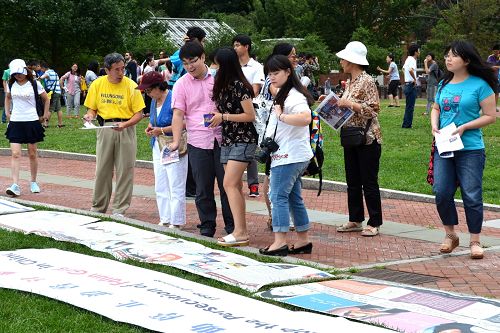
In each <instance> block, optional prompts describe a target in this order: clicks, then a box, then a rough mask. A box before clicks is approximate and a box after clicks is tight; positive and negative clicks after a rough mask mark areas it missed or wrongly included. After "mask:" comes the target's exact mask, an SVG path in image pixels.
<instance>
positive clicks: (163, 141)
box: [153, 110, 187, 156]
mask: <svg viewBox="0 0 500 333" xmlns="http://www.w3.org/2000/svg"><path fill="white" fill-rule="evenodd" d="M153 115H154V124H153V126H155V127H157V126H156V116H157V115H156V110H153ZM156 140H158V147H159V148H160V151H162V150H163V148H164V147H165V146H166V145H168V144H169V143H172V142H173V140H174V137H173V136H171V135H163V134H160V135H158V136H157V137H156ZM177 150H178V151H179V156H184V155H186V153H187V131H186V130H182V134H181V140H180V141H179V147H178V148H177Z"/></svg>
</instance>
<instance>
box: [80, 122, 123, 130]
mask: <svg viewBox="0 0 500 333" xmlns="http://www.w3.org/2000/svg"><path fill="white" fill-rule="evenodd" d="M114 127H117V125H104V126H96V125H94V124H92V123H91V122H88V121H86V122H84V123H83V127H81V128H80V129H98V128H114Z"/></svg>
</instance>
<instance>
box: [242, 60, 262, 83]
mask: <svg viewBox="0 0 500 333" xmlns="http://www.w3.org/2000/svg"><path fill="white" fill-rule="evenodd" d="M241 70H242V71H243V74H244V75H245V77H246V79H247V80H248V82H250V84H251V85H254V84H260V85H263V84H264V80H265V78H264V66H262V65H261V64H260V63H259V62H257V61H255V60H254V59H253V58H250V61H249V62H248V63H247V64H246V65H245V66H241Z"/></svg>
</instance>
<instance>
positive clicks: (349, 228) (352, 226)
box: [337, 222, 363, 232]
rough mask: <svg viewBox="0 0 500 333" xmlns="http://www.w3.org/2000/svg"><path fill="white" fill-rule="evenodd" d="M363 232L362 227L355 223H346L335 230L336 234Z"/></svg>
mask: <svg viewBox="0 0 500 333" xmlns="http://www.w3.org/2000/svg"><path fill="white" fill-rule="evenodd" d="M354 231H363V225H362V224H361V223H357V222H347V223H345V224H342V225H341V226H340V227H338V228H337V232H354Z"/></svg>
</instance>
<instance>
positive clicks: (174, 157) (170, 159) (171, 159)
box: [161, 146, 179, 164]
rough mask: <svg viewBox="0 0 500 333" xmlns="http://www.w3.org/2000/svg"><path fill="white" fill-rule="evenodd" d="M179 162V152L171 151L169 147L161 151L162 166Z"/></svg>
mask: <svg viewBox="0 0 500 333" xmlns="http://www.w3.org/2000/svg"><path fill="white" fill-rule="evenodd" d="M175 162H179V150H174V151H170V150H169V149H168V147H167V146H165V147H163V149H162V150H161V164H170V163H175Z"/></svg>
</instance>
